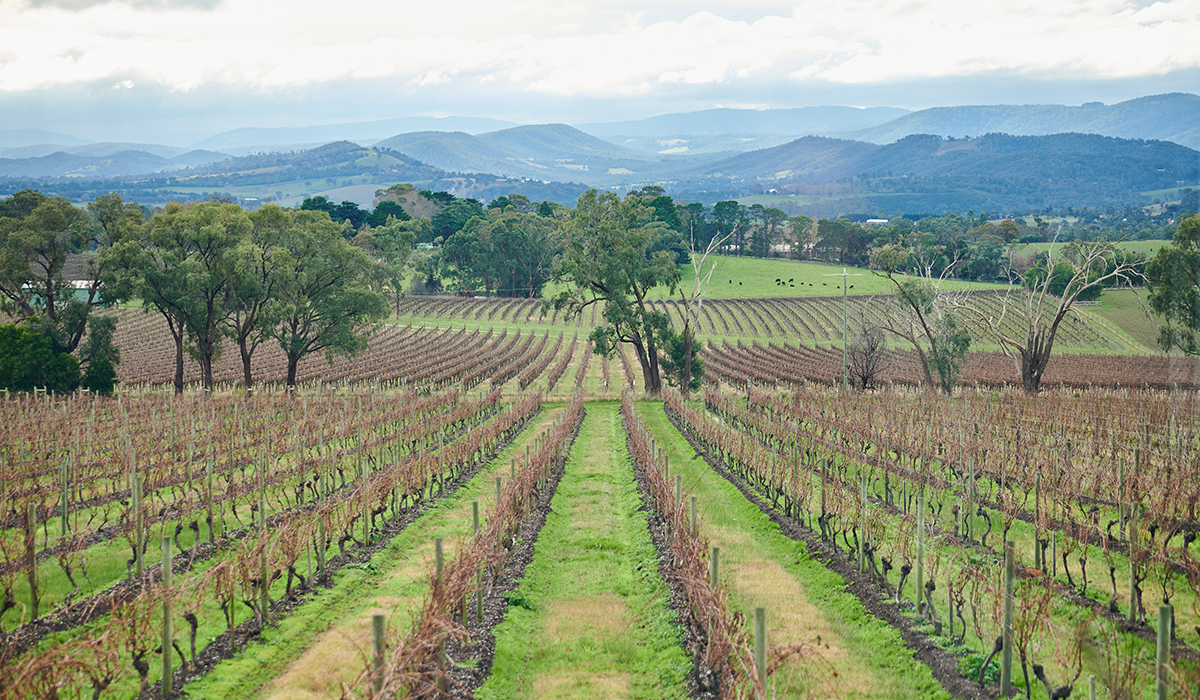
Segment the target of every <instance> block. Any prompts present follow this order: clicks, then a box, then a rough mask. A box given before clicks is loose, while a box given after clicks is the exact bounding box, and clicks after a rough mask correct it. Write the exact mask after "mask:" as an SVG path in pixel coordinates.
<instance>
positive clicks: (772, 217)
mask: <svg viewBox="0 0 1200 700" xmlns="http://www.w3.org/2000/svg"><path fill="white" fill-rule="evenodd" d="M748 212H749V215H750V218H751V219H752V220H753V221H754V222H755V225H754V235H753V238H752V241H753V249H754V254H755V255H757V256H758V257H760V258H769V257H771V246H772V245H773V244H774V243H775V242H776V239H777V238H778V236H779V227H780V226H781V225H782V224H783V223H784V222H785V221H787V218H788V216H787V214H786V213H785V212H784V211H783V210H781V209H776V208H775V207H764V206H763V205H761V204H752V205H751V206H750V208H749V210H748Z"/></svg>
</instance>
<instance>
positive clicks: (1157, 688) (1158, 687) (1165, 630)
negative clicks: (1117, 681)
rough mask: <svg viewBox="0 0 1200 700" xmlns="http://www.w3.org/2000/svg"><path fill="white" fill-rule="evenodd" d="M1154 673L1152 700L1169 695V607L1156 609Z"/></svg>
mask: <svg viewBox="0 0 1200 700" xmlns="http://www.w3.org/2000/svg"><path fill="white" fill-rule="evenodd" d="M1157 652H1158V653H1157V658H1156V666H1155V673H1154V676H1155V678H1154V700H1167V698H1169V697H1170V695H1171V684H1170V675H1171V606H1170V605H1160V606H1159V607H1158V649H1157Z"/></svg>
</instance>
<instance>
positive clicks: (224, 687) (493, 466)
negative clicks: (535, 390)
mask: <svg viewBox="0 0 1200 700" xmlns="http://www.w3.org/2000/svg"><path fill="white" fill-rule="evenodd" d="M549 420H550V418H549V417H547V416H545V415H543V416H541V417H540V418H539V419H538V421H539V423H535V424H534V425H538V424H542V425H548V422H549ZM536 432H537V431H536V430H533V431H531V430H529V429H528V428H527V429H526V431H525V432H524V433H523V434H522V436H521V438H519V439H518V440H516V441H514V442H513V444H512V445H510V446H509V447H508V448H506V449H505V450H504V451H503V452H501V453H500V454H499V455H498V456H497V457H496V459H494V460H492V461H491V462H489V463H488V465H487V466H486V467H485V468H484V469H483V470H481V471H480V473H479V474H476V475H475V477H474V478H472V479H471V481H469V482H468V483H467V484H466V485H464V486H463V487H462V488H460V489H459V490H458V491H457V492H456V493H455V494H454V495H453V496H451V497H449V498H447V499H446V500H444V501H442V502H441V503H438V504H437V505H435V506H434V507H433V508H431V509H430V510H429V511H427V512H426V513H424V514H423V515H422V516H421V517H420V518H418V519H417V521H416V522H414V523H412V524H411V525H409V527H408V528H407V529H405V531H404V532H403V533H401V534H400V535H398V536H396V537H395V538H394V539H392V541H391V542H389V543H388V546H387V547H386V548H384V549H382V550H380V551H379V552H377V553H376V554H375V555H374V556H373V557H372V558H371V560H370V563H369V565H367V566H356V567H344V568H342V569H341V570H339V571H338V572H337V573H336V574H334V585H333V587H332V588H329V589H320V591H319V593H318V595H316V596H315V597H314V598H313V599H312V600H311V601H310V602H308V603H306V604H305V605H302V606H300V607H299V608H298V609H297V610H296V611H295V612H294V613H292V614H290V615H288V616H287V617H285V618H283V619H282V620H281V621H280V623H279V624H278V625H277V626H272V627H268V628H267V629H266V631H264V632H263V634H261V635H260V636H259V637H257V638H256V639H255V640H254V641H253V642H252V643H251V644H250V645H249V646H248V647H247V648H245V649H244V650H242V651H240V652H239V653H238V654H237V656H236V657H235V658H234V659H232V660H225V661H222V662H221V664H220V665H219V666H217V668H216V669H214V670H213V671H212V672H210V673H209V674H207V675H206V676H204V677H202V678H201V679H199V680H198V681H196V682H194V683H191V684H189V685H188V686H187V692H188V694H189V696H191V697H196V698H243V697H262V696H264V695H266V694H267V692H268V690H269V689H268V688H265V687H264V686H266V685H267V684H269V683H271V682H272V681H273V680H275V679H276V678H277V677H280V676H282V675H283V674H284V673H285V672H287V671H288V670H289V668H291V667H293V666H294V665H295V664H296V660H297V659H299V658H300V657H301V656H302V655H306V653H307V652H309V650H310V649H314V648H316V647H317V645H318V642H321V641H324V642H325V644H324V646H323V647H322V648H316V650H315V651H314V652H312V653H311V654H308V655H307V656H306V657H305V658H306V661H309V663H310V666H311V667H312V668H311V671H310V672H309V675H311V676H312V679H311V683H310V687H309V688H308V690H309V691H310V692H312V693H313V694H315V695H316V696H325V697H338V696H339V695H340V687H339V685H338V683H339V681H341V680H346V681H347V682H349V681H352V680H353V679H354V677H355V676H356V675H357V671H358V670H359V667H357V666H355V667H353V668H345V666H346V665H347V663H346V661H347V659H349V663H350V664H353V663H354V662H355V661H356V659H357V657H356V652H357V651H358V650H360V647H359V646H357V645H356V642H355V634H356V632H358V631H359V630H358V628H360V627H362V628H366V626H367V625H368V624H369V620H370V615H371V613H372V612H385V613H389V614H390V615H389V620H388V629H389V630H392V632H393V633H399V634H403V633H404V632H405V631H406V630H407V628H408V625H409V623H410V622H411V620H412V619H413V616H414V615H415V613H416V611H417V610H418V609H419V606H420V605H421V603H422V602H423V601H424V596H425V594H426V593H427V592H428V589H429V583H428V581H427V580H426V578H425V577H424V574H426V573H428V572H429V571H431V570H432V564H431V561H432V554H431V552H432V548H433V544H432V543H433V538H434V537H438V536H441V537H445V538H446V542H447V543H448V544H449V545H450V550H449V551H447V556H453V554H452V551H453V546H454V543H457V542H458V541H459V540H460V539H461V538H463V537H465V536H466V535H468V534H469V532H470V528H471V501H473V500H477V501H479V502H480V508H481V511H482V512H486V511H487V509H488V508H490V505H491V502H492V500H493V498H494V497H493V496H492V494H494V493H495V485H494V481H493V480H492V475H493V473H495V472H497V470H500V469H507V467H508V465H509V460H510V459H511V458H512V457H515V456H517V454H518V453H520V452H522V451H523V450H524V449H525V445H526V444H528V443H530V442H531V440H532V437H533V436H534V435H535V434H536ZM330 642H332V643H330ZM365 646H366V645H365V644H363V645H362V647H361V649H362V650H363V651H364V653H365ZM331 661H333V662H337V663H333V664H332V665H333V669H332V670H330V668H327V667H328V666H330V665H331V664H330V662H331ZM303 673H304V671H301V672H297V671H295V669H293V679H290V680H291V681H292V683H293V685H285V686H284V687H283V688H282V689H275V690H277V691H279V692H281V693H282V694H287V693H288V692H290V691H295V690H296V686H295V685H294V684H295V683H296V682H297V681H295V679H294V677H295V676H297V675H301V674H303ZM301 680H303V679H301Z"/></svg>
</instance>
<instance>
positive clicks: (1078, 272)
mask: <svg viewBox="0 0 1200 700" xmlns="http://www.w3.org/2000/svg"><path fill="white" fill-rule="evenodd" d="M1056 250H1057V251H1059V252H1057V253H1056ZM1116 253H1117V246H1116V244H1115V243H1113V242H1111V241H1095V242H1091V243H1084V242H1082V241H1075V242H1074V243H1072V244H1070V245H1066V246H1054V247H1051V249H1050V252H1049V253H1048V255H1047V259H1046V265H1045V267H1044V268H1043V272H1042V273H1041V274H1032V275H1030V274H1027V275H1026V276H1025V277H1023V278H1022V277H1018V276H1016V275H1015V274H1014V275H1012V276H1011V278H1012V280H1013V283H1014V284H1012V285H1010V287H1009V291H1008V292H1006V293H1005V294H1004V296H1003V297H1001V300H1000V303H1001V309H1000V313H999V314H996V313H995V312H993V311H992V310H991V309H987V308H984V307H983V306H982V305H980V304H979V302H978V301H977V300H976V299H975V298H972V297H967V296H963V297H958V298H956V299H955V300H954V302H953V303H954V306H955V307H956V308H959V309H963V310H965V311H966V312H967V313H968V314H969V315H970V316H971V317H972V318H973V319H974V320H975V321H976V322H977V324H978V325H979V326H980V327H981V328H983V330H984V331H985V332H986V333H987V334H988V335H989V336H990V337H991V339H992V340H993V341H995V343H996V344H997V345H999V346H1000V349H1001V351H1003V352H1004V354H1005V355H1007V356H1008V357H1009V358H1010V359H1012V360H1013V364H1014V365H1015V367H1016V371H1017V376H1018V378H1019V379H1020V381H1021V386H1022V387H1023V388H1024V389H1025V393H1026V394H1028V395H1030V396H1036V395H1037V394H1038V393H1039V392H1040V391H1041V387H1042V375H1043V374H1045V372H1046V366H1047V365H1048V364H1049V363H1050V353H1051V351H1052V350H1053V349H1054V338H1055V336H1056V335H1057V333H1058V326H1059V324H1061V323H1062V320H1063V319H1064V318H1066V317H1067V314H1068V313H1070V312H1071V310H1072V308H1073V307H1074V305H1075V302H1076V301H1080V300H1081V299H1083V298H1085V296H1087V295H1089V294H1093V293H1095V290H1096V289H1100V288H1102V287H1105V286H1109V285H1112V284H1118V283H1126V284H1128V283H1129V282H1130V280H1131V279H1132V277H1133V275H1134V274H1135V271H1134V265H1133V264H1132V263H1129V262H1124V263H1121V262H1114V261H1115V259H1116ZM1063 266H1065V267H1063ZM1045 270H1053V271H1054V272H1053V273H1051V274H1046V273H1045ZM1018 281H1019V282H1020V284H1017V282H1018ZM1054 290H1061V291H1060V293H1059V295H1057V296H1056V295H1055V294H1054ZM1010 315H1011V316H1015V319H1010V318H1009V316H1010ZM1014 327H1015V328H1018V329H1019V331H1017V332H1013V331H1012V330H1010V328H1014Z"/></svg>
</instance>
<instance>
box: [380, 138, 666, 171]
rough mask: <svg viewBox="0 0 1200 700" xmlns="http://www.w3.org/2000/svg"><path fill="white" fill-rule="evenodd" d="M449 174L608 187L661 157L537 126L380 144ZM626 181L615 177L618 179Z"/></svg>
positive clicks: (391, 140)
mask: <svg viewBox="0 0 1200 700" xmlns="http://www.w3.org/2000/svg"><path fill="white" fill-rule="evenodd" d="M375 145H376V147H378V148H389V149H393V150H396V151H400V152H401V153H404V154H406V155H408V156H410V157H412V158H417V159H418V160H421V161H422V162H425V163H429V164H430V165H434V166H436V167H439V168H443V169H445V170H454V171H458V172H471V173H485V172H486V173H493V174H496V175H504V176H508V177H524V178H532V179H540V180H564V179H572V180H574V179H580V180H583V181H584V182H588V183H591V184H601V185H608V184H611V183H612V182H613V181H614V174H615V173H629V172H635V171H638V170H646V169H647V168H648V167H651V166H650V164H654V163H658V162H660V161H662V160H663V158H662V157H661V156H658V155H656V154H653V153H646V152H644V151H637V150H634V149H630V148H624V147H622V146H618V145H615V144H612V143H609V142H608V141H605V140H603V139H599V138H596V137H595V136H592V135H590V134H586V133H584V132H582V131H580V130H579V129H576V128H574V127H571V126H567V125H566V124H532V125H528V126H518V127H513V128H511V129H504V130H502V131H493V132H489V133H486V134H479V135H477V136H472V135H470V134H465V133H461V132H459V133H449V134H443V133H436V132H428V131H425V132H418V133H411V134H399V135H397V136H393V137H392V138H389V139H384V140H383V141H380V142H379V143H377V144H375ZM621 179H624V176H623V175H616V176H615V180H617V181H619V180H621Z"/></svg>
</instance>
